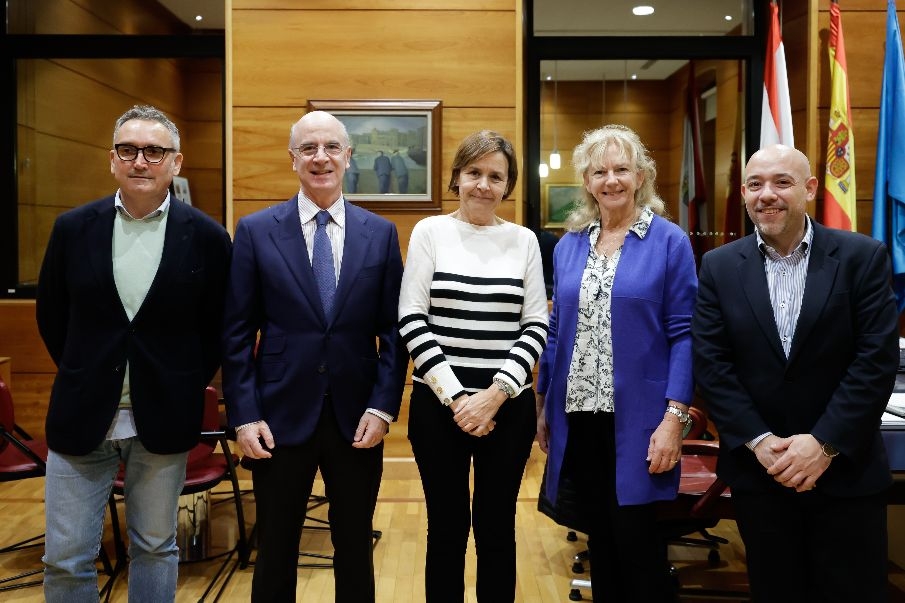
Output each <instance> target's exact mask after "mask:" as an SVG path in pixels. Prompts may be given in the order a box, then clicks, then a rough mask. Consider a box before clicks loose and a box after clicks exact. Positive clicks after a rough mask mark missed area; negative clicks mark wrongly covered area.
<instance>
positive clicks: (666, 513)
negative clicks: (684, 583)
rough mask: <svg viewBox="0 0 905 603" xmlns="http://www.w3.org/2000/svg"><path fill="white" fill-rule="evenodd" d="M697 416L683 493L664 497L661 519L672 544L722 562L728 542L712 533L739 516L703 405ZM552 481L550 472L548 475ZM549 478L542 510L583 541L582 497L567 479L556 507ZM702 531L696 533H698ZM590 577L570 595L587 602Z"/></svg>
mask: <svg viewBox="0 0 905 603" xmlns="http://www.w3.org/2000/svg"><path fill="white" fill-rule="evenodd" d="M689 415H690V416H691V419H692V424H691V427H690V429H689V430H688V431H687V432H686V434H685V439H684V440H683V443H682V461H681V470H682V474H681V477H680V480H679V495H678V497H677V498H676V499H675V500H674V501H663V502H662V503H660V504H659V505H658V521H659V524H660V527H661V532H662V534H663V537H664V538H665V539H666V540H667V543H668V544H679V545H687V546H703V547H707V548H709V549H710V551H709V553H708V561H709V562H710V564H711V565H714V566H715V565H716V564H718V562H719V560H720V556H719V546H720V545H721V544H727V543H728V541H727V540H726V539H725V538H722V537H720V536H717V535H714V534H711V533H710V532H709V531H708V530H709V529H710V528H713V527H714V526H716V524H717V523H718V522H719V521H720V520H721V519H734V514H733V512H732V507H731V504H730V502H729V496H730V494H729V491H728V488H727V487H726V485H725V483H723V482H722V480H720V479H719V478H718V477H717V476H716V457H717V454H718V450H719V444H718V443H717V442H715V441H714V438H713V435H712V434H711V433H710V432H709V431H708V419H707V415H706V413H705V412H704V411H703V410H701V409H700V408H698V407H694V406H693V407H691V408H689ZM544 481H546V473H545V475H544ZM544 481H542V482H541V484H542V485H541V493H540V496H539V497H538V510H539V511H541V512H542V513H544V514H545V515H547V516H548V517H550V518H551V519H553V520H554V521H555V522H556V523H558V524H560V525H563V526H566V527H567V528H569V529H570V531H569V532H568V534H567V539H568V540H570V541H575V540H577V534H576V532H585V533H586V529H584V525H585V523H584V521H583V520H582V517H581V514H580V513H579V511H578V508H579V507H578V505H577V497H576V495H575V492H574V489H572V487H571V486H570V484H569V481H568V480H567V479H563V480H562V483H560V487H559V496H558V498H557V504H556V507H555V508H554V506H553V505H551V504H550V501H549V500H548V499H547V498H546V494H545V490H544V486H543V484H544ZM692 535H696V537H692ZM586 560H587V551H586V550H585V551H581V552H579V553H578V554H577V555H575V557H574V560H573V561H574V562H573V564H572V571H573V572H574V573H576V574H580V573H583V572H584V571H585V566H584V562H585V561H586ZM667 571H669V572H670V574H671V575H672V576H673V577H674V578H676V582H677V591H678V592H679V593H680V594H681V593H684V592H685V590H686V589H684V588H682V587H681V585H680V584H679V583H678V575H677V572H676V569H675V567H674V566H670V567H669V568H667ZM590 587H591V583H590V580H583V579H574V580H572V584H571V590H570V592H569V599H570V600H572V601H580V600H582V595H581V589H590ZM695 592H696V593H697V594H699V595H708V596H713V597H725V596H731V597H735V598H738V597H739V596H741V597H744V595H745V594H744V593H739V592H726V593H724V592H717V591H704V590H701V589H695Z"/></svg>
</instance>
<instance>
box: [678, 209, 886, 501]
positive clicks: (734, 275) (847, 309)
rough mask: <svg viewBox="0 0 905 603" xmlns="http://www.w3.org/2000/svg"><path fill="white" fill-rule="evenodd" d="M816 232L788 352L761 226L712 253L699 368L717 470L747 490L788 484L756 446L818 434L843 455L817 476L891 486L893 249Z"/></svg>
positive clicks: (861, 491) (704, 284)
mask: <svg viewBox="0 0 905 603" xmlns="http://www.w3.org/2000/svg"><path fill="white" fill-rule="evenodd" d="M811 224H812V225H813V227H814V239H813V243H812V247H811V249H810V261H809V264H808V272H807V281H806V285H805V292H804V298H803V300H802V306H801V313H800V315H799V318H798V324H797V326H796V330H795V335H794V337H793V339H792V347H791V350H790V353H789V358H788V360H786V357H785V354H784V353H783V350H782V345H781V343H780V340H779V334H778V331H777V329H776V322H775V319H774V317H773V310H772V307H771V305H770V294H769V291H768V289H767V279H766V274H765V271H764V258H763V256H762V254H761V252H760V251H759V250H758V249H757V240H756V237H755V235H753V234H752V235H749V236H747V237H745V238H743V239H741V240H738V241H735V242H733V243H730V244H728V245H724V246H722V247H720V248H718V249H715V250H713V251H711V252H709V253H707V254H705V256H704V259H703V261H702V264H701V270H700V284H699V288H698V299H697V305H696V308H695V316H694V319H693V321H692V332H693V337H694V372H695V379H696V380H697V384H698V387H699V389H700V393H701V394H702V395H703V397H704V399H705V400H706V403H707V408H708V410H709V411H710V416H711V418H712V419H713V422H714V424H715V425H716V428H717V430H718V431H719V439H720V450H721V452H720V458H719V463H718V473H719V475H720V477H722V478H723V479H724V480H725V481H726V482H727V483H728V484H729V485H730V486H731V487H732V488H734V489H736V490H738V491H765V490H767V489H769V488H782V486H781V485H779V484H777V483H776V482H775V481H774V479H773V477H772V476H770V475H768V474H767V473H766V471H765V469H764V468H763V467H762V466H761V465H760V463H758V461H757V459H756V458H755V455H754V454H753V453H752V452H751V451H750V450H748V449H747V448H746V447H745V443H746V442H748V441H750V440H751V439H753V438H755V437H757V436H758V435H760V434H762V433H764V432H766V431H771V432H773V433H774V434H776V435H778V436H780V437H787V436H790V435H793V434H797V433H811V434H813V435H814V436H815V437H816V438H817V439H819V440H822V441H826V442H829V443H831V444H832V445H834V446H835V447H836V448H837V449H838V450H839V451H840V453H841V454H840V455H839V456H838V457H836V458H835V459H834V460H833V462H832V463H831V464H830V467H829V469H828V470H827V471H826V473H824V474H823V476H821V477H820V479H819V480H818V481H817V488H818V489H820V490H822V491H824V492H825V493H827V494H831V495H838V496H857V495H865V494H871V493H876V492H879V491H882V490H883V489H884V488H886V487H887V486H888V485H889V484H890V483H891V476H890V472H889V463H888V461H887V457H886V449H885V448H884V446H883V441H882V439H881V437H880V432H879V425H880V417H881V416H882V414H883V410H884V409H885V407H886V403H887V402H888V400H889V396H890V394H891V393H892V389H893V385H894V382H895V376H896V370H897V368H898V362H899V354H898V323H897V314H896V305H895V296H894V294H893V292H892V290H891V288H890V286H889V280H890V276H891V270H890V263H889V257H888V254H887V251H886V247H885V246H884V245H883V244H882V243H880V242H878V241H875V240H873V239H871V238H869V237H866V236H864V235H860V234H857V233H850V232H846V231H840V230H834V229H829V228H825V227H823V226H821V225H820V224H817V223H815V222H813V221H811Z"/></svg>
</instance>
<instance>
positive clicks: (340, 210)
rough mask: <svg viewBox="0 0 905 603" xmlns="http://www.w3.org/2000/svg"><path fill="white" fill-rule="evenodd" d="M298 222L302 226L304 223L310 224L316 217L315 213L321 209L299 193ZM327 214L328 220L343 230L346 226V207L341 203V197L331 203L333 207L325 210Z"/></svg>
mask: <svg viewBox="0 0 905 603" xmlns="http://www.w3.org/2000/svg"><path fill="white" fill-rule="evenodd" d="M298 207H299V220H301V222H302V224H304V223H305V222H310V221H311V220H313V219H314V216H316V215H317V212H319V211H321V209H322V208H321V207H319V206H318V205H317V204H316V203H315V202H314V201H312V200H311V199H309V198H308V197H306V196H305V194H304V193H303V192H301V191H299V201H298ZM327 212H328V213H329V214H330V218H331V219H332V220H333V221H334V222H336V223H337V224H338V225H339V226H340V227H341V228H345V225H346V205H345V204H344V203H343V196H342V195H340V196H339V198H338V199H337V200H336V201H334V202H333V205H331V206H330V207H328V208H327Z"/></svg>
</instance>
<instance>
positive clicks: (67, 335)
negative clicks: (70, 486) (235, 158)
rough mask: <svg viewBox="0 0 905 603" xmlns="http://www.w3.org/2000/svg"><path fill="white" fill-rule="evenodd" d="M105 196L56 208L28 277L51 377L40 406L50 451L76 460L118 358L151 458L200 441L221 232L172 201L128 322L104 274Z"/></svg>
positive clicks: (89, 444)
mask: <svg viewBox="0 0 905 603" xmlns="http://www.w3.org/2000/svg"><path fill="white" fill-rule="evenodd" d="M115 216H116V208H115V207H114V197H113V196H112V195H111V196H109V197H105V198H103V199H99V200H98V201H94V202H92V203H88V204H86V205H83V206H81V207H77V208H75V209H73V210H71V211H68V212H66V213H64V214H61V215H60V216H59V217H58V218H57V220H56V222H55V223H54V226H53V232H52V233H51V235H50V242H49V243H48V245H47V252H46V253H45V254H44V262H43V264H42V266H41V275H40V278H39V279H38V291H37V303H36V308H37V321H38V329H39V331H40V333H41V337H42V338H43V340H44V344H45V345H46V346H47V351H48V352H49V353H50V357H51V358H53V361H54V362H55V363H56V365H57V369H58V371H57V376H56V379H54V382H53V390H52V391H51V394H50V405H49V407H48V409H47V421H46V434H47V443H48V444H49V445H50V448H52V449H53V450H55V451H57V452H61V453H64V454H76V455H83V454H88V453H89V452H90V451H92V450H94V449H95V448H96V447H97V446H98V445H99V444H100V443H101V441H103V439H104V437H105V436H106V434H107V430H108V429H109V427H110V424H111V422H112V421H113V414H114V413H115V412H116V409H117V407H118V405H119V400H120V395H121V392H122V387H123V378H124V375H125V371H124V369H125V366H126V361H128V363H129V375H130V386H131V395H132V413H133V416H134V418H135V425H136V428H137V430H138V438H139V440H141V443H142V444H143V445H144V446H145V448H147V449H148V450H149V451H151V452H154V453H158V454H168V453H175V452H183V451H186V450H188V449H190V448H191V447H192V446H194V445H195V444H196V443H197V442H198V438H199V435H200V433H201V415H202V411H203V408H204V387H205V386H206V385H207V384H208V383H209V382H210V380H211V378H212V377H213V376H214V373H216V371H217V368H218V367H219V366H220V325H221V317H222V309H223V293H224V288H225V285H226V275H227V270H228V267H229V253H230V241H229V235H228V234H227V232H226V230H225V229H224V228H223V226H221V225H220V224H217V223H216V222H214V221H213V220H212V219H211V218H209V217H208V216H206V215H205V214H203V213H202V212H200V211H198V210H197V209H195V208H193V207H191V206H189V205H186V204H185V203H182V202H181V201H179V200H178V199H175V198H172V197H171V202H170V209H169V215H168V217H167V227H166V233H165V235H164V243H163V255H162V256H161V258H160V266H159V267H158V269H157V273H156V275H155V276H154V280H153V281H152V283H151V288H150V290H149V291H148V294H147V296H146V297H145V300H144V302H143V303H142V305H141V308H140V309H139V311H138V313H137V314H136V315H135V316H134V317H133V319H132V320H131V321H129V319H128V317H127V315H126V311H125V309H124V308H123V305H122V302H121V301H120V298H119V293H118V292H117V290H116V284H115V282H114V280H113V220H114V217H115Z"/></svg>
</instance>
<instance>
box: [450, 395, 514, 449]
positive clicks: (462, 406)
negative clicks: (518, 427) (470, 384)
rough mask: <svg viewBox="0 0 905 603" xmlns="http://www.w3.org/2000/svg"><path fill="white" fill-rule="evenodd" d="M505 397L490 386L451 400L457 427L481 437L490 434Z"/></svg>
mask: <svg viewBox="0 0 905 603" xmlns="http://www.w3.org/2000/svg"><path fill="white" fill-rule="evenodd" d="M506 399H507V397H506V394H505V393H504V392H501V391H500V390H499V389H497V387H496V386H491V387H489V388H487V389H485V390H481V391H479V392H477V393H475V394H470V395H469V394H466V395H464V396H460V397H458V398H456V399H455V400H453V403H452V404H451V405H450V408H452V410H453V420H454V421H455V422H456V425H458V426H459V429H461V430H462V431H464V432H465V433H467V434H469V435H473V436H475V437H482V436H486V435H490V432H491V431H493V429H494V427H496V421H494V420H493V418H494V417H495V416H496V413H497V411H498V410H499V409H500V406H502V405H503V402H505V401H506Z"/></svg>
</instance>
